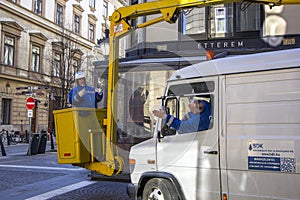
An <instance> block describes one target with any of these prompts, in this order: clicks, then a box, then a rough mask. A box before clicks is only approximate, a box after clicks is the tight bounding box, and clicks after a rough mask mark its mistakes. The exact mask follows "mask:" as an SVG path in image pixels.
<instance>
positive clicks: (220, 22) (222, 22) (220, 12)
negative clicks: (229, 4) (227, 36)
mask: <svg viewBox="0 0 300 200" xmlns="http://www.w3.org/2000/svg"><path fill="white" fill-rule="evenodd" d="M215 27H216V33H226V32H227V28H226V8H215Z"/></svg>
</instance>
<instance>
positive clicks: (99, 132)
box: [53, 108, 106, 164]
mask: <svg viewBox="0 0 300 200" xmlns="http://www.w3.org/2000/svg"><path fill="white" fill-rule="evenodd" d="M53 114H54V121H55V132H56V145H57V156H58V163H60V164H80V163H87V162H91V160H96V161H102V160H104V159H105V151H104V150H105V139H106V138H105V126H104V125H103V121H104V117H105V115H106V109H95V108H68V109H63V110H56V111H54V112H53ZM91 155H93V158H91Z"/></svg>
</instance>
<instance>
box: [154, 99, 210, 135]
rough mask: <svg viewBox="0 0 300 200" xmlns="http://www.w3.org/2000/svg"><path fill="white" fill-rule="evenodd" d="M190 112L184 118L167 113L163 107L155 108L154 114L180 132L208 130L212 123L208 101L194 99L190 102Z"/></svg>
mask: <svg viewBox="0 0 300 200" xmlns="http://www.w3.org/2000/svg"><path fill="white" fill-rule="evenodd" d="M189 109H190V112H189V113H187V114H185V116H184V118H183V119H182V120H180V119H178V118H176V117H174V116H172V115H169V114H166V112H165V111H164V110H162V109H160V110H153V111H152V113H153V114H154V116H156V117H159V118H162V119H164V123H165V124H166V125H167V126H169V127H171V128H173V129H175V130H177V131H178V132H179V133H189V132H196V131H203V130H207V129H208V128H209V126H210V123H211V110H210V105H209V103H208V102H207V101H204V100H199V99H194V100H192V101H191V102H190V103H189Z"/></svg>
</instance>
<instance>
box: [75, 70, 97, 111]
mask: <svg viewBox="0 0 300 200" xmlns="http://www.w3.org/2000/svg"><path fill="white" fill-rule="evenodd" d="M75 82H76V85H75V87H73V88H72V89H71V91H70V93H69V102H70V103H71V104H72V106H73V107H84V108H97V103H98V102H100V101H101V100H102V98H103V92H102V90H98V91H96V90H95V89H94V88H93V87H91V86H88V85H86V80H85V73H84V72H81V71H78V72H76V73H75Z"/></svg>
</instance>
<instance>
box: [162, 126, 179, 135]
mask: <svg viewBox="0 0 300 200" xmlns="http://www.w3.org/2000/svg"><path fill="white" fill-rule="evenodd" d="M175 134H176V130H175V129H172V128H170V127H169V126H168V125H166V124H164V126H163V127H162V129H161V134H160V135H161V136H162V138H163V137H164V136H169V135H175Z"/></svg>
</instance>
